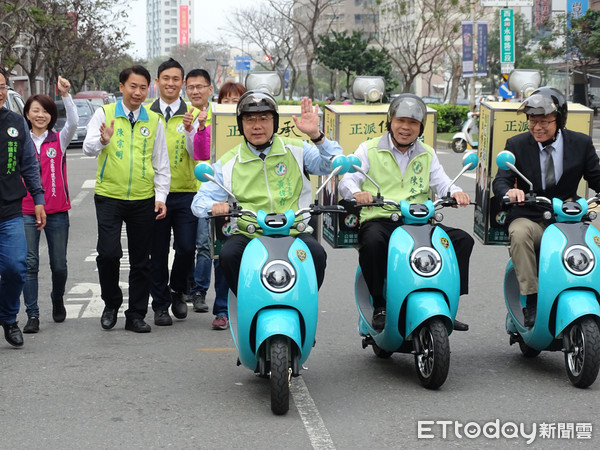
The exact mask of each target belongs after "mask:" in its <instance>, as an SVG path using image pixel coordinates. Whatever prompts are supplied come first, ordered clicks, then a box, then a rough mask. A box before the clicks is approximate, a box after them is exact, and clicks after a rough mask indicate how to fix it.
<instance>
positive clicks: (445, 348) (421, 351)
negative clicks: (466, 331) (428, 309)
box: [415, 319, 450, 389]
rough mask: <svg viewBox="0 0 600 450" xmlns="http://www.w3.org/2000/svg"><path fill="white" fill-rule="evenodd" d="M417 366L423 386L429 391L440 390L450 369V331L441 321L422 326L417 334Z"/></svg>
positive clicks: (435, 320)
mask: <svg viewBox="0 0 600 450" xmlns="http://www.w3.org/2000/svg"><path fill="white" fill-rule="evenodd" d="M415 340H416V341H417V342H415V366H416V369H417V375H418V376H419V380H420V381H421V384H422V385H423V386H424V387H426V388H427V389H437V388H439V387H440V386H441V385H442V384H444V382H445V381H446V378H447V377H448V371H449V369H450V342H449V340H448V330H447V329H446V326H445V325H444V324H443V323H442V321H441V320H439V319H433V320H430V321H428V322H426V323H425V324H424V325H422V326H421V327H420V328H419V329H418V330H417V331H416V333H415Z"/></svg>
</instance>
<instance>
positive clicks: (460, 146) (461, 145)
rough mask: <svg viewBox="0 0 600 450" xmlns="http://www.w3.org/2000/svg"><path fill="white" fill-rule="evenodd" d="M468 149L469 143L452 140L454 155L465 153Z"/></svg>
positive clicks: (462, 140) (461, 140) (460, 139)
mask: <svg viewBox="0 0 600 450" xmlns="http://www.w3.org/2000/svg"><path fill="white" fill-rule="evenodd" d="M466 149H467V141H465V140H464V139H463V138H455V139H452V150H453V151H454V153H463V152H464V151H465V150H466Z"/></svg>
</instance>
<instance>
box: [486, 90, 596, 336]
mask: <svg viewBox="0 0 600 450" xmlns="http://www.w3.org/2000/svg"><path fill="white" fill-rule="evenodd" d="M521 113H525V114H526V115H527V119H528V121H529V132H526V133H522V134H519V135H517V136H514V137H512V138H510V139H508V140H507V141H506V147H505V148H506V149H507V150H509V151H511V152H512V153H514V154H515V156H516V164H515V166H516V168H517V169H518V170H519V171H520V172H521V173H522V174H523V175H524V176H525V177H527V178H528V179H529V181H531V182H532V183H533V191H534V192H535V193H536V194H537V195H540V196H543V197H548V198H553V197H556V198H560V199H561V200H567V199H573V198H578V195H577V186H578V185H579V182H580V180H581V177H583V178H584V179H585V180H586V181H587V182H588V185H589V187H590V188H592V189H593V190H595V191H599V190H600V161H599V159H598V155H597V154H596V150H595V148H594V145H593V144H592V139H591V138H590V137H589V136H587V135H585V134H583V133H577V132H575V131H570V130H566V129H565V124H566V122H567V102H566V99H565V97H564V96H563V94H562V93H561V92H560V91H558V90H557V89H554V88H551V87H542V88H539V89H537V90H536V91H534V92H533V93H532V94H531V96H530V97H528V98H527V99H526V100H525V101H524V102H523V103H522V104H521V106H520V107H519V109H518V110H517V114H521ZM492 189H493V191H494V195H495V196H496V197H498V198H501V197H503V196H508V198H509V199H510V201H513V202H514V201H517V202H523V201H524V200H525V192H528V191H529V185H528V184H527V183H526V182H525V181H524V180H522V179H521V177H519V176H517V175H516V174H515V173H513V172H512V171H510V170H498V174H497V175H496V178H495V179H494V182H493V183H492ZM543 212H544V209H543V208H541V207H538V206H537V205H518V206H515V207H513V208H511V209H510V211H508V214H507V219H506V222H505V226H507V227H508V234H509V237H510V245H511V257H512V260H513V264H514V267H515V274H516V276H517V280H518V281H519V289H520V292H521V295H526V296H527V303H526V307H525V308H523V315H524V318H525V323H524V325H525V326H526V327H532V326H533V324H534V322H535V315H536V309H537V292H538V275H537V253H538V252H539V248H540V242H541V240H542V234H543V232H544V229H545V228H546V227H547V226H548V224H549V222H548V221H545V220H544V219H543V216H542V214H543Z"/></svg>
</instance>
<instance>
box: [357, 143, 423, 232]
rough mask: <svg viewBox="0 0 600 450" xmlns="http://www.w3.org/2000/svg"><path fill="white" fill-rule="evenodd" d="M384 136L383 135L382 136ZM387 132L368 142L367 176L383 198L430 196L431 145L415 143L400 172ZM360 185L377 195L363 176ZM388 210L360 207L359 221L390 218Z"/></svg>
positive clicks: (420, 198) (411, 199)
mask: <svg viewBox="0 0 600 450" xmlns="http://www.w3.org/2000/svg"><path fill="white" fill-rule="evenodd" d="M382 138H384V139H382ZM387 143H388V140H387V134H384V135H383V136H382V137H380V138H376V139H371V140H369V141H368V142H367V155H368V158H369V172H368V174H369V176H370V177H371V178H373V179H374V180H375V182H377V183H378V184H379V187H380V189H381V195H382V196H383V198H387V199H390V200H394V201H396V202H400V200H406V201H407V202H409V203H423V202H425V201H426V200H427V199H428V198H429V171H430V169H431V160H432V157H433V152H434V150H433V148H431V147H429V146H428V145H425V144H423V143H419V142H417V143H416V149H415V150H416V151H417V154H416V155H415V156H414V157H413V159H412V160H411V161H410V162H409V163H408V167H407V168H406V171H405V172H404V176H402V171H401V170H400V167H399V166H398V163H397V162H396V159H395V158H394V155H393V153H392V152H393V149H390V148H388V147H387ZM361 189H362V190H363V191H366V192H370V193H371V194H372V195H373V197H375V196H376V195H377V188H376V187H375V185H374V184H373V183H371V181H369V179H366V180H365V181H364V183H363V184H362V186H361ZM389 216H390V213H389V211H385V210H383V208H362V209H361V212H360V220H361V222H366V221H368V220H374V219H387V218H389Z"/></svg>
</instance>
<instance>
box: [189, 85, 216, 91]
mask: <svg viewBox="0 0 600 450" xmlns="http://www.w3.org/2000/svg"><path fill="white" fill-rule="evenodd" d="M209 87H210V84H190V85H188V86H186V87H185V90H186V91H189V92H194V91H201V90H203V89H207V88H209Z"/></svg>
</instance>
